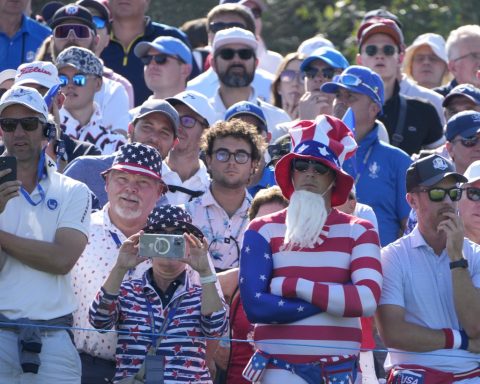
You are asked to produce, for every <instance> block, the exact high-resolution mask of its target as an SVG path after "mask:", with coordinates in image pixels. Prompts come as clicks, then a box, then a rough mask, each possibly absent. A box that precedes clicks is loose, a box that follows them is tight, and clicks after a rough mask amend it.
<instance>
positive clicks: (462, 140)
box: [452, 135, 480, 148]
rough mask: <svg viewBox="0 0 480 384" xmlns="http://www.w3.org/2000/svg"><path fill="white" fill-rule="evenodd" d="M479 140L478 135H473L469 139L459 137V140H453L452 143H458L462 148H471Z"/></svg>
mask: <svg viewBox="0 0 480 384" xmlns="http://www.w3.org/2000/svg"><path fill="white" fill-rule="evenodd" d="M479 140H480V137H479V136H478V135H475V136H470V137H460V138H459V139H455V140H453V141H452V142H453V143H456V142H460V143H462V145H463V146H464V147H467V148H472V147H474V146H475V145H477V143H478V141H479Z"/></svg>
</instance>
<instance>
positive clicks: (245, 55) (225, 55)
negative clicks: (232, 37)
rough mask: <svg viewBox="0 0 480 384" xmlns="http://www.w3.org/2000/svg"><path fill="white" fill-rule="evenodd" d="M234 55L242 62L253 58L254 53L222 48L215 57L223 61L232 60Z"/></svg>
mask: <svg viewBox="0 0 480 384" xmlns="http://www.w3.org/2000/svg"><path fill="white" fill-rule="evenodd" d="M235 55H238V57H239V58H240V59H242V60H250V59H251V58H252V57H254V56H255V52H254V51H253V49H248V48H243V49H232V48H224V49H220V50H219V51H218V52H217V53H216V56H220V57H221V58H222V59H223V60H232V59H233V58H234V57H235Z"/></svg>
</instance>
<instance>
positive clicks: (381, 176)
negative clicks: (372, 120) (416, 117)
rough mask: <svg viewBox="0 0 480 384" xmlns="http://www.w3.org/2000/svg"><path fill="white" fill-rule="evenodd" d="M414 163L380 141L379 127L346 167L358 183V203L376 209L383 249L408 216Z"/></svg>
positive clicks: (403, 154) (392, 239)
mask: <svg viewBox="0 0 480 384" xmlns="http://www.w3.org/2000/svg"><path fill="white" fill-rule="evenodd" d="M411 162H412V160H411V159H410V157H409V156H408V155H407V154H406V153H405V152H404V151H402V150H400V149H398V148H396V147H394V146H392V145H389V144H385V143H383V142H382V141H380V140H379V139H378V126H376V127H375V128H374V129H372V131H370V132H369V133H368V134H367V135H366V136H365V137H364V138H363V140H362V141H361V142H360V143H359V145H358V150H357V152H356V154H355V156H354V157H353V158H351V159H349V160H347V161H345V162H344V165H343V168H344V169H345V171H347V172H348V173H349V174H350V175H351V176H352V177H353V178H354V180H356V192H357V200H358V201H359V202H360V203H363V204H367V205H369V206H370V207H372V209H373V211H374V212H375V215H376V216H377V220H378V228H379V232H380V233H379V235H380V242H381V244H382V247H384V246H386V245H387V244H390V243H391V242H393V241H395V240H396V239H397V238H398V234H399V231H400V223H401V221H402V220H403V219H405V218H407V217H408V214H409V212H410V206H409V205H408V203H407V200H406V197H405V196H406V194H407V189H406V185H405V176H406V172H407V168H408V167H409V166H410V164H411Z"/></svg>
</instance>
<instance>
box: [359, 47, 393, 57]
mask: <svg viewBox="0 0 480 384" xmlns="http://www.w3.org/2000/svg"><path fill="white" fill-rule="evenodd" d="M379 51H380V48H379V47H377V46H376V45H367V46H366V47H365V53H366V54H367V55H368V56H375V55H376V54H377V53H378V52H379ZM382 51H383V54H384V55H385V56H393V55H394V54H395V52H396V49H395V46H393V45H384V46H383V47H382Z"/></svg>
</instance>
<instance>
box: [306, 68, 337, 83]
mask: <svg viewBox="0 0 480 384" xmlns="http://www.w3.org/2000/svg"><path fill="white" fill-rule="evenodd" d="M319 72H321V73H322V76H323V77H324V78H326V79H329V80H331V79H333V76H334V75H335V68H332V67H326V68H322V69H318V68H314V67H308V68H305V70H304V71H303V73H304V75H305V77H308V78H309V79H314V78H315V77H317V75H318V73H319Z"/></svg>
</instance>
